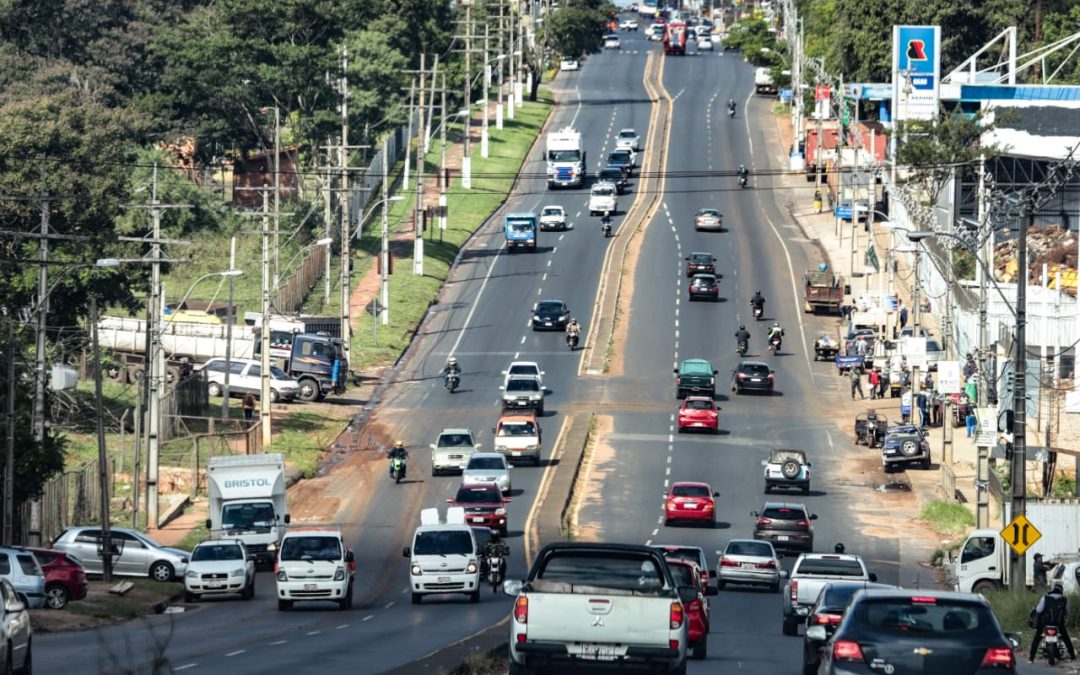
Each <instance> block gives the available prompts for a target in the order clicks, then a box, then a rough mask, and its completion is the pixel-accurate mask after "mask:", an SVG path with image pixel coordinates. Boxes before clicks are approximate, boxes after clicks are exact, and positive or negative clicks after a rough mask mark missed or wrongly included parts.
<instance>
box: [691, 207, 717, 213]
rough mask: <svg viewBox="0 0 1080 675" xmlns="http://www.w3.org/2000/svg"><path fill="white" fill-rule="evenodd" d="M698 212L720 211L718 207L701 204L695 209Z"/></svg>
mask: <svg viewBox="0 0 1080 675" xmlns="http://www.w3.org/2000/svg"><path fill="white" fill-rule="evenodd" d="M697 212H698V213H720V209H716V208H713V207H711V206H703V207H701V208H700V209H698V210H697Z"/></svg>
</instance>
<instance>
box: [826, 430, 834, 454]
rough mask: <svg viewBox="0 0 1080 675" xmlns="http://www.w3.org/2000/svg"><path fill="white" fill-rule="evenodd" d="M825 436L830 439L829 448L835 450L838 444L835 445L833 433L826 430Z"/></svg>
mask: <svg viewBox="0 0 1080 675" xmlns="http://www.w3.org/2000/svg"><path fill="white" fill-rule="evenodd" d="M825 437H826V438H828V439H829V449H830V450H835V449H836V446H835V445H833V441H832V434H830V433H829V432H828V431H826V432H825Z"/></svg>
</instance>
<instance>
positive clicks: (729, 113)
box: [727, 107, 735, 119]
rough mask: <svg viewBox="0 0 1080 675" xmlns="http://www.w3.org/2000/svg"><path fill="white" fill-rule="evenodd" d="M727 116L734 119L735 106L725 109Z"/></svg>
mask: <svg viewBox="0 0 1080 675" xmlns="http://www.w3.org/2000/svg"><path fill="white" fill-rule="evenodd" d="M727 116H728V117H730V118H731V119H735V108H734V107H732V108H728V109H727Z"/></svg>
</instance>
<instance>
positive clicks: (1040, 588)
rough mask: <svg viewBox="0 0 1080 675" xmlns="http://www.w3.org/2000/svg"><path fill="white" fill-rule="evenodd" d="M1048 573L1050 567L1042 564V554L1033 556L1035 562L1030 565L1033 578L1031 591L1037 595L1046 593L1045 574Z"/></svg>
mask: <svg viewBox="0 0 1080 675" xmlns="http://www.w3.org/2000/svg"><path fill="white" fill-rule="evenodd" d="M1049 571H1050V565H1047V564H1046V563H1044V562H1043V556H1042V553H1036V554H1035V560H1034V562H1032V563H1031V573H1032V575H1033V576H1034V578H1035V586H1034V588H1033V590H1034V591H1035V592H1037V593H1045V592H1046V573H1047V572H1049Z"/></svg>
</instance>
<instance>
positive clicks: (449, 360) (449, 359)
mask: <svg viewBox="0 0 1080 675" xmlns="http://www.w3.org/2000/svg"><path fill="white" fill-rule="evenodd" d="M446 362H447V363H449V364H450V365H452V366H455V365H457V357H454V356H451V357H450V358H448V359H446Z"/></svg>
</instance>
